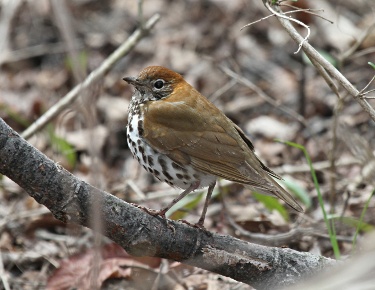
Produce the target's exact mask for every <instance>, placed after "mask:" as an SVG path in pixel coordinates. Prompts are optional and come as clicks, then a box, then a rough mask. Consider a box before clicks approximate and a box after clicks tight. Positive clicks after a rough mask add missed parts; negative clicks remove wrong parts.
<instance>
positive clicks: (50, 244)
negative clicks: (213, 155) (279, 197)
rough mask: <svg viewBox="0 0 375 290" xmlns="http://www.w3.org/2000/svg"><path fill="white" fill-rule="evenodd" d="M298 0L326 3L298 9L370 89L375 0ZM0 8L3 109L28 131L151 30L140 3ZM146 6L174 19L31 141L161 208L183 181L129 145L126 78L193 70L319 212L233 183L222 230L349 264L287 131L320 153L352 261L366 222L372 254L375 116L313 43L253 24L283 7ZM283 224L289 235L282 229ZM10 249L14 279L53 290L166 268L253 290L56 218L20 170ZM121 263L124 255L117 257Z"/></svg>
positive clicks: (5, 228)
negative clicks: (171, 181) (163, 173)
mask: <svg viewBox="0 0 375 290" xmlns="http://www.w3.org/2000/svg"><path fill="white" fill-rule="evenodd" d="M291 3H293V4H294V5H298V7H300V8H312V9H323V11H315V13H317V14H318V15H320V16H322V17H324V19H323V18H320V17H317V16H315V15H312V14H308V13H306V12H299V13H295V14H291V15H293V16H294V17H296V18H297V19H298V20H300V21H302V22H303V23H305V24H307V25H309V26H310V29H311V35H310V38H309V43H310V44H311V45H312V46H313V47H314V48H316V49H317V50H318V51H319V52H320V53H321V54H322V55H323V56H324V57H326V58H327V59H328V60H329V61H330V62H332V63H333V64H334V65H335V66H336V67H337V68H338V69H339V70H340V71H341V72H342V74H343V75H344V76H345V77H346V78H347V79H348V80H349V81H350V82H351V83H352V84H353V85H354V86H355V87H356V88H357V89H358V90H361V89H363V88H365V87H366V85H367V84H368V83H369V82H370V80H371V78H372V77H373V76H374V69H373V68H372V67H371V66H370V65H369V64H368V62H371V61H372V62H374V60H375V49H374V47H375V29H373V30H372V31H371V30H369V28H370V27H373V26H374V10H373V8H374V7H373V0H362V1H358V0H351V1H338V0H334V1H322V0H316V1H298V2H291ZM289 4H290V3H289ZM0 7H1V9H0V13H1V18H0V31H2V32H3V33H2V35H3V39H2V42H1V43H0V65H1V70H0V117H1V118H3V119H4V120H5V121H6V122H7V123H8V124H9V125H10V126H11V127H12V128H14V129H15V130H16V131H17V132H19V133H22V132H23V131H24V130H25V129H26V128H27V127H28V126H29V125H30V124H32V123H33V122H34V121H35V120H36V119H37V118H39V117H40V116H41V115H42V114H43V113H44V112H46V111H47V110H48V109H49V108H50V107H51V106H53V105H54V104H56V103H57V102H58V101H59V100H60V99H61V98H62V97H63V96H64V95H66V94H67V93H68V92H69V91H70V90H71V89H72V88H73V87H74V86H75V85H77V84H78V83H80V82H82V81H83V80H84V79H85V77H86V76H87V75H88V74H89V73H90V72H91V71H93V70H94V69H95V68H97V67H98V66H99V65H100V64H101V63H102V62H103V61H104V60H105V59H106V58H107V57H108V55H110V53H111V52H113V51H114V50H115V49H116V48H117V47H119V46H120V45H121V44H122V43H123V42H124V41H126V39H127V38H128V37H129V35H130V34H131V33H132V32H133V31H134V30H135V29H137V27H138V26H139V24H140V17H139V13H138V2H137V1H121V0H111V1H95V0H69V1H58V0H57V1H53V0H51V1H48V0H38V1H26V0H17V1H16V0H14V1H0ZM283 9H284V10H286V9H291V8H288V7H285V8H283ZM142 11H143V18H142V19H144V20H147V19H149V18H150V17H151V16H152V15H154V14H155V13H160V15H161V19H160V21H159V22H158V23H157V24H156V25H155V27H154V29H153V30H152V31H151V33H150V34H149V35H147V36H145V37H144V39H143V40H142V41H141V42H140V43H139V44H138V45H137V46H136V47H135V48H134V49H133V50H132V51H131V52H130V53H129V55H127V56H126V57H124V58H123V59H121V61H119V62H118V63H117V64H116V65H115V67H114V68H113V69H112V70H111V71H110V72H109V73H108V74H107V75H106V76H105V77H103V79H101V80H100V82H98V83H96V84H95V85H93V86H91V87H90V88H89V89H88V90H87V91H85V92H83V93H82V95H81V96H80V98H79V99H78V100H77V101H76V102H75V103H73V104H71V105H70V106H69V107H68V108H67V109H65V110H63V111H62V112H61V113H60V114H59V116H58V117H57V118H55V119H54V120H53V121H51V122H50V123H49V124H48V126H46V127H45V128H43V129H42V130H40V131H39V132H37V133H36V134H34V135H33V136H32V137H30V138H29V139H28V141H29V142H30V143H31V144H33V145H34V146H35V147H37V148H38V149H39V150H40V151H42V152H43V153H45V154H46V155H47V156H48V157H50V158H51V159H53V160H54V161H56V162H58V163H59V164H60V165H61V166H63V167H64V168H66V169H68V170H69V171H71V172H72V173H73V174H74V175H76V176H78V177H79V178H81V179H83V180H85V181H87V182H88V183H90V184H93V185H94V186H96V187H99V188H101V189H103V190H105V191H107V192H110V193H112V194H114V195H116V196H117V197H119V198H122V199H124V200H126V201H129V202H134V203H140V204H142V205H144V206H147V207H149V208H155V209H159V208H161V207H162V206H163V205H166V204H167V203H168V202H170V201H171V199H172V198H173V197H175V196H176V195H177V194H178V193H179V192H181V191H180V190H179V189H172V188H171V187H169V186H168V185H167V184H164V183H161V182H159V181H157V180H156V179H155V178H154V177H152V176H151V175H150V174H149V173H147V172H146V171H144V170H143V168H142V167H140V166H139V165H138V163H137V161H136V160H135V159H133V157H132V155H131V153H130V151H129V148H128V146H127V143H126V124H127V110H128V105H129V101H130V98H131V95H132V88H131V87H130V86H129V85H127V84H126V83H125V82H124V81H123V80H122V78H123V77H125V76H136V75H137V74H138V73H139V72H140V71H141V70H142V69H143V68H145V67H146V66H149V65H162V66H165V67H168V68H171V69H173V70H175V71H177V72H179V73H181V74H183V76H184V78H185V79H186V80H187V81H188V82H189V83H190V84H191V85H193V86H194V87H195V88H196V89H198V91H200V92H201V93H202V94H203V95H204V96H206V97H207V98H208V99H209V100H210V101H212V102H213V103H214V104H215V105H216V106H217V107H219V108H220V109H221V110H222V111H223V112H224V113H225V114H226V115H227V116H228V117H229V118H230V119H232V120H233V121H234V122H235V123H236V124H238V125H239V126H240V127H241V128H242V129H243V130H244V131H245V132H246V134H247V135H248V136H249V137H250V139H251V140H252V142H253V144H254V146H255V150H256V152H257V155H258V156H259V157H260V158H261V159H262V160H263V161H264V162H265V164H267V166H268V167H270V168H271V169H272V170H274V171H275V172H276V173H278V174H279V175H281V176H282V177H283V178H284V179H285V185H286V187H287V188H288V189H289V191H290V192H292V193H293V194H295V195H296V196H297V197H296V198H297V200H299V203H300V204H301V205H303V207H304V208H305V213H304V214H297V213H296V212H294V211H293V210H292V209H290V208H288V207H287V206H286V205H284V204H283V203H282V202H279V201H278V202H277V203H276V202H275V200H273V199H269V198H264V197H263V196H261V195H260V196H259V195H254V194H252V193H251V192H250V191H249V190H248V189H244V188H243V187H242V186H240V185H237V184H223V185H222V186H220V188H219V187H217V188H218V190H217V191H215V194H214V198H213V199H212V200H211V204H210V206H209V209H208V214H207V218H206V222H205V226H206V228H207V229H208V230H210V231H213V232H218V233H221V234H228V235H232V236H235V237H238V238H240V239H244V240H248V241H250V242H254V240H253V239H252V235H253V234H257V235H256V237H257V240H256V242H257V243H261V244H264V245H270V246H278V247H281V246H286V247H290V248H292V249H295V250H298V251H306V252H311V253H314V254H317V255H324V256H326V257H331V258H335V256H334V253H333V250H332V245H331V243H330V239H329V236H328V232H327V227H326V224H325V221H324V219H323V213H322V208H321V206H320V205H319V199H318V193H317V190H316V187H315V186H314V182H313V180H312V175H311V172H310V169H309V166H308V163H307V160H306V158H305V156H304V154H303V152H302V151H301V150H300V149H297V148H294V147H291V146H288V145H286V144H284V143H280V142H276V141H275V139H279V140H285V141H292V142H295V143H298V144H301V145H303V146H304V147H305V148H306V150H307V152H308V154H309V156H310V158H311V160H312V163H313V167H314V169H315V170H316V174H317V180H318V184H319V188H320V192H321V194H322V196H323V201H324V207H325V210H326V212H327V213H328V218H329V220H330V221H331V223H332V224H333V225H334V228H335V232H336V237H337V240H338V244H339V250H340V253H341V255H342V257H347V256H350V255H351V254H352V252H353V239H354V237H355V233H356V231H357V230H358V231H359V235H358V237H357V240H356V243H355V246H356V248H357V249H360V248H361V241H362V240H364V239H365V237H366V233H367V232H369V231H371V230H373V228H374V226H375V200H373V199H370V198H371V196H372V191H373V190H374V184H375V181H374V177H375V165H374V164H375V156H374V154H373V148H375V123H374V121H372V120H371V118H370V117H369V115H368V114H367V113H366V112H365V111H364V110H363V109H362V108H361V106H360V105H359V104H358V103H357V101H356V100H354V99H353V98H352V97H350V96H348V95H347V94H345V93H343V92H341V91H340V90H339V92H340V98H338V96H337V95H336V94H335V93H334V92H333V91H332V90H331V89H330V88H329V87H328V86H327V84H326V83H325V81H324V79H323V78H322V77H321V76H320V75H319V74H318V73H317V71H316V70H315V68H314V67H313V66H312V65H311V64H310V63H309V61H308V60H307V59H306V57H304V56H303V53H302V52H301V51H300V52H298V53H295V52H296V51H297V49H298V45H297V44H295V43H294V42H293V41H292V40H291V39H290V37H289V35H288V34H287V33H286V32H285V31H284V30H283V28H282V27H281V26H280V24H279V23H278V21H277V20H276V19H275V18H274V17H270V18H268V19H265V20H262V21H259V22H257V23H254V24H252V25H251V26H250V27H247V28H244V29H242V30H241V28H242V27H243V26H244V25H246V24H248V23H251V22H254V21H257V20H260V19H261V18H263V17H266V16H267V15H268V11H267V10H266V9H265V7H264V6H263V3H262V1H260V0H249V1H243V0H232V1H219V0H217V1H214V0H211V1H209V0H207V1H194V0H186V1H167V0H153V1H148V0H145V1H144V3H143V9H142ZM327 20H329V21H332V22H333V24H332V23H330V22H329V21H327ZM296 28H298V31H299V32H300V33H301V34H302V35H305V34H306V33H307V31H306V29H305V28H302V27H297V26H296ZM362 35H366V37H364V38H363V39H361V36H362ZM4 36H6V37H4ZM353 47H355V49H352V48H353ZM228 71H229V73H231V74H232V76H229V75H228ZM242 78H243V79H245V80H247V81H248V82H249V83H248V84H247V85H246V84H244V83H243V82H242V81H241V80H242ZM374 86H375V84H374V83H372V84H370V86H369V87H368V90H370V89H373V88H374ZM259 92H260V93H259ZM373 95H374V94H373ZM373 95H372V96H373ZM369 103H370V104H371V105H372V106H374V105H375V101H373V100H369ZM275 104H276V105H275ZM366 205H367V206H368V207H367V211H366V212H365V213H364V216H363V219H362V220H360V217H361V215H362V213H363V211H364V208H365V206H366ZM202 206H203V196H202V194H201V193H200V194H191V196H190V197H189V198H187V200H185V201H184V208H183V209H182V210H180V211H176V212H173V213H172V214H171V216H170V218H174V219H180V218H184V219H186V220H188V221H190V222H196V221H197V220H198V217H199V214H200V212H201V209H202ZM295 229H298V231H295ZM279 233H290V235H289V236H288V237H287V239H283V240H280V241H277V240H275V239H272V240H270V239H269V237H270V236H274V235H276V234H279ZM260 234H261V235H260ZM98 239H100V246H99V247H100V249H98V243H97V240H98ZM98 250H100V252H101V253H102V257H105V258H103V259H102V261H101V264H100V267H99V268H100V270H98V271H99V273H97V272H96V274H95V275H96V276H95V277H94V276H93V275H94V274H93V271H92V267H91V264H90V263H91V262H92V259H93V257H94V256H95V253H97V252H98ZM0 251H1V257H2V258H1V259H0V278H1V279H0V280H1V281H2V283H1V282H0V289H6V288H7V286H6V285H8V286H9V287H10V288H8V289H45V288H46V285H47V283H50V284H49V285H50V289H73V287H74V286H75V287H77V289H88V287H89V286H88V285H92V284H90V283H94V284H95V285H98V286H100V287H101V289H119V288H120V289H151V287H152V285H154V283H155V280H156V279H157V277H159V276H158V275H160V273H161V274H162V275H163V277H164V279H165V281H168V283H166V284H165V285H164V286H163V287H164V288H163V289H219V288H220V289H252V288H251V287H250V286H248V285H244V284H241V283H238V282H236V281H234V280H231V279H229V278H226V277H222V276H219V275H217V274H213V273H209V272H208V271H205V270H201V269H198V268H193V267H190V266H186V265H183V264H180V263H177V262H173V261H166V260H162V259H157V258H150V259H142V260H138V259H137V260H136V259H134V258H132V257H131V256H128V255H127V254H126V253H125V252H124V251H123V250H122V249H121V248H119V246H117V245H116V244H114V243H113V242H111V241H110V240H109V239H107V238H105V237H101V236H100V235H99V237H98V235H95V234H94V233H93V232H92V231H91V230H89V229H87V228H83V227H78V226H73V225H66V224H63V223H61V222H59V221H57V220H56V219H54V218H53V216H52V214H51V213H50V212H49V211H48V210H47V209H46V208H45V207H43V206H41V205H39V204H38V203H37V202H36V201H35V200H34V199H32V198H31V197H29V196H28V194H27V193H26V192H25V191H24V190H23V189H22V188H20V187H19V186H18V185H17V184H15V183H14V182H13V181H11V180H10V179H9V178H7V177H6V176H2V177H1V179H0ZM113 258H117V259H115V260H116V262H113V261H114V260H112V262H110V260H111V259H113ZM134 265H136V266H134ZM93 277H94V278H93ZM93 280H95V281H94V282H93ZM4 281H5V282H4ZM146 281H147V282H146ZM56 285H59V286H56ZM85 287H86V288H85ZM155 289H157V288H155Z"/></svg>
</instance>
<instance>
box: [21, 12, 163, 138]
mask: <svg viewBox="0 0 375 290" xmlns="http://www.w3.org/2000/svg"><path fill="white" fill-rule="evenodd" d="M159 19H160V15H159V14H155V15H154V16H152V17H151V18H150V19H149V20H148V21H147V23H146V24H145V27H144V29H140V28H139V29H137V30H136V31H134V33H133V34H132V35H131V36H130V37H129V38H128V40H127V41H126V42H125V43H123V44H122V45H121V46H120V47H119V48H118V49H116V50H115V51H114V52H113V53H112V54H111V55H110V56H109V57H108V58H107V59H106V60H105V61H103V63H102V64H101V65H100V66H99V67H98V68H97V69H96V70H94V71H92V72H91V73H90V74H89V75H88V76H87V78H86V79H85V80H84V81H83V82H82V83H80V84H78V85H77V86H75V87H74V88H73V89H72V90H71V91H70V92H69V93H68V94H66V95H65V96H64V97H63V98H62V99H61V100H60V101H59V102H57V103H56V104H55V105H53V106H52V107H51V108H50V109H49V110H48V111H47V112H45V113H44V114H43V115H42V116H41V117H40V118H39V119H38V120H36V121H35V122H34V123H33V124H31V126H30V127H28V128H27V129H26V130H25V131H24V132H23V133H22V137H23V138H25V139H28V138H30V137H31V136H32V135H33V134H35V133H36V132H37V131H39V130H41V129H42V128H43V127H44V126H46V125H47V124H48V123H49V122H50V121H51V120H52V119H53V118H55V117H56V116H57V115H58V114H59V113H60V112H61V111H62V110H64V109H65V108H67V107H68V106H69V105H70V104H72V103H73V102H74V101H75V100H76V99H77V98H78V96H79V95H80V93H81V92H82V90H85V89H87V88H88V87H90V86H91V85H92V84H93V83H95V82H96V81H98V80H99V79H101V78H103V76H104V75H105V74H107V73H108V71H109V70H110V69H111V68H112V67H113V66H114V65H115V64H116V63H117V61H118V60H119V59H121V58H122V57H124V56H125V55H126V54H128V53H129V52H130V51H131V50H132V49H133V48H134V47H135V45H136V44H137V43H138V42H139V41H140V40H141V39H142V38H143V37H144V36H145V35H146V34H147V33H148V32H149V31H150V30H151V29H152V28H153V27H154V25H155V24H156V23H157V22H158V20H159Z"/></svg>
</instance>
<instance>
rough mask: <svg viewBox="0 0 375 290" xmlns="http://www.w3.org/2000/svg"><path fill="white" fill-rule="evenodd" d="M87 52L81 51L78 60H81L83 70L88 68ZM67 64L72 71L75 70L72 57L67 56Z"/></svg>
mask: <svg viewBox="0 0 375 290" xmlns="http://www.w3.org/2000/svg"><path fill="white" fill-rule="evenodd" d="M87 59H88V57H87V52H86V51H81V52H80V53H79V55H78V62H79V67H80V68H82V69H83V70H85V69H86V67H87V62H88V61H87ZM65 65H66V66H67V68H68V69H69V70H70V71H73V68H74V66H73V59H72V58H71V57H67V58H66V60H65Z"/></svg>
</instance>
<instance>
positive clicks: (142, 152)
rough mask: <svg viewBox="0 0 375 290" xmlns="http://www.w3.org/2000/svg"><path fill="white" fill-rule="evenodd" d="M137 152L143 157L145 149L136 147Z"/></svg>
mask: <svg viewBox="0 0 375 290" xmlns="http://www.w3.org/2000/svg"><path fill="white" fill-rule="evenodd" d="M138 151H139V152H140V153H141V154H142V155H144V154H145V148H143V147H142V146H138Z"/></svg>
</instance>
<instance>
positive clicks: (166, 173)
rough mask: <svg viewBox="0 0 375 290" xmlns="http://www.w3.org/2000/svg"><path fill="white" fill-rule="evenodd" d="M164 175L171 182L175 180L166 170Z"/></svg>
mask: <svg viewBox="0 0 375 290" xmlns="http://www.w3.org/2000/svg"><path fill="white" fill-rule="evenodd" d="M163 174H164V176H165V177H166V178H168V179H169V180H173V177H172V176H171V175H170V174H169V173H168V172H167V171H165V170H163Z"/></svg>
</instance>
